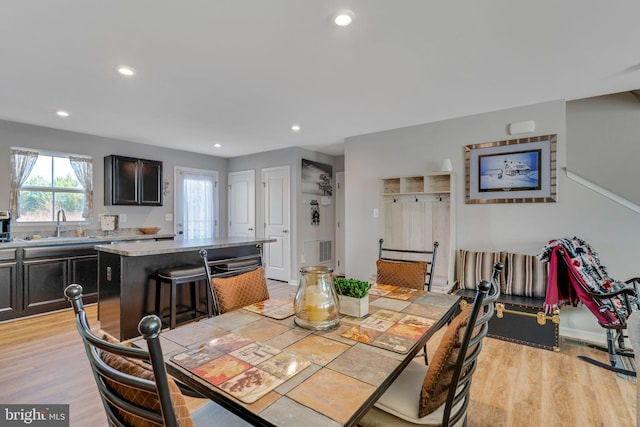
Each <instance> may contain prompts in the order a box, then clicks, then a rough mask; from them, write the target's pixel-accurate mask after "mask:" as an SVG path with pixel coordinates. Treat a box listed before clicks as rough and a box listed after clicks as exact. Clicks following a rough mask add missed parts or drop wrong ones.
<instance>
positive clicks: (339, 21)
mask: <svg viewBox="0 0 640 427" xmlns="http://www.w3.org/2000/svg"><path fill="white" fill-rule="evenodd" d="M352 22H353V12H352V11H350V10H341V11H339V12H338V13H336V14H335V16H334V17H333V23H334V24H336V25H337V26H338V27H346V26H348V25H351V23H352Z"/></svg>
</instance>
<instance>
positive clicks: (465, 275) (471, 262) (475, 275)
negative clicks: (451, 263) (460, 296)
mask: <svg viewBox="0 0 640 427" xmlns="http://www.w3.org/2000/svg"><path fill="white" fill-rule="evenodd" d="M505 257H506V254H505V253H504V252H478V251H467V250H464V249H461V250H459V251H458V260H457V262H458V274H457V278H458V287H459V288H460V289H473V290H475V289H476V287H477V285H478V282H480V281H481V280H489V279H491V273H492V272H493V265H494V264H495V263H497V262H501V263H503V264H504V263H505ZM498 283H499V284H500V290H501V291H504V288H505V280H504V272H502V273H500V276H498Z"/></svg>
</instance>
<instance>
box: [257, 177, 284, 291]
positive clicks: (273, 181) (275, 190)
mask: <svg viewBox="0 0 640 427" xmlns="http://www.w3.org/2000/svg"><path fill="white" fill-rule="evenodd" d="M262 183H263V186H264V235H265V237H266V238H268V239H275V242H271V243H265V245H264V263H265V274H266V276H267V277H268V278H270V279H275V280H283V281H286V282H288V281H289V280H290V279H291V233H290V232H289V231H290V230H289V226H290V218H289V217H290V213H289V212H290V210H289V204H290V202H289V200H290V196H291V194H290V193H291V190H290V188H289V185H290V172H289V166H280V167H275V168H268V169H263V170H262Z"/></svg>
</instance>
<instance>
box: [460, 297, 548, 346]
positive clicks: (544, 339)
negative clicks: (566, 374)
mask: <svg viewBox="0 0 640 427" xmlns="http://www.w3.org/2000/svg"><path fill="white" fill-rule="evenodd" d="M475 293H476V292H475V291H474V290H471V289H459V290H457V291H456V294H457V295H460V296H462V298H463V300H464V301H463V302H462V304H464V302H466V303H468V304H471V303H473V298H474V296H475ZM543 304H544V300H543V299H541V298H529V297H520V296H515V295H500V297H499V298H498V300H497V301H496V303H495V314H494V316H493V318H492V319H491V320H490V321H489V332H488V335H489V336H490V337H493V338H498V339H502V340H505V341H511V342H516V343H520V344H526V345H530V346H532V347H538V348H544V349H547V350H553V351H560V347H559V339H560V335H559V327H560V313H559V312H558V313H553V314H548V315H545V314H544V308H543Z"/></svg>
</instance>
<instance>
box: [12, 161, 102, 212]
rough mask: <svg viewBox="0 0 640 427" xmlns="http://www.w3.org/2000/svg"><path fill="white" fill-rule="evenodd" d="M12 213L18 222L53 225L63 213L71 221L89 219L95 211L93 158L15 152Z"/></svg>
mask: <svg viewBox="0 0 640 427" xmlns="http://www.w3.org/2000/svg"><path fill="white" fill-rule="evenodd" d="M11 166H12V170H11V190H12V191H11V201H10V205H11V211H12V215H13V217H14V218H16V220H17V221H18V222H51V221H55V220H56V214H57V212H58V211H59V210H60V209H63V210H64V212H65V215H66V218H67V220H68V221H83V220H84V219H86V218H89V217H90V215H91V210H92V208H93V206H92V205H93V203H92V199H93V184H92V182H93V163H92V159H91V158H90V157H82V156H75V155H70V154H52V153H45V152H37V151H30V150H21V149H12V150H11Z"/></svg>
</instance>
